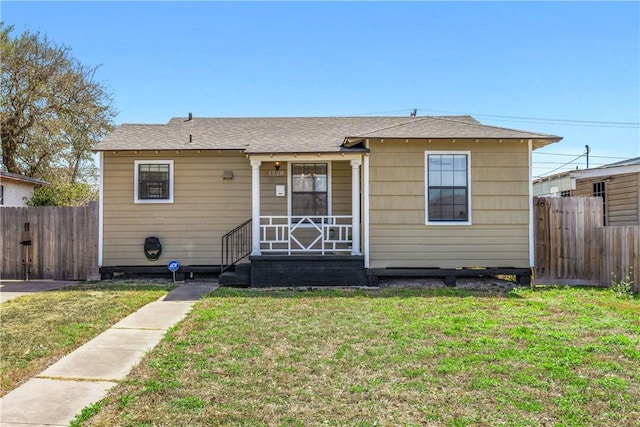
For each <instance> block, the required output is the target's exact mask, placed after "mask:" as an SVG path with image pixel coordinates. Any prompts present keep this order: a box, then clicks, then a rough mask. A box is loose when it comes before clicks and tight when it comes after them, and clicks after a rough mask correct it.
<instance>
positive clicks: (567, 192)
mask: <svg viewBox="0 0 640 427" xmlns="http://www.w3.org/2000/svg"><path fill="white" fill-rule="evenodd" d="M560 197H571V190H562V191H561V192H560Z"/></svg>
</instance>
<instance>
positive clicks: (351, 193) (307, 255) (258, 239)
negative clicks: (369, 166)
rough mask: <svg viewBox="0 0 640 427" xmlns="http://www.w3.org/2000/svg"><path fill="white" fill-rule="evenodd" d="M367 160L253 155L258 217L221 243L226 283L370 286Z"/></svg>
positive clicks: (253, 198)
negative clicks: (364, 227)
mask: <svg viewBox="0 0 640 427" xmlns="http://www.w3.org/2000/svg"><path fill="white" fill-rule="evenodd" d="M362 155H363V154H362V153H357V154H353V153H351V154H348V155H345V154H326V155H290V156H287V155H284V156H278V157H275V156H268V157H266V156H265V155H260V156H251V157H250V163H251V168H252V174H251V178H252V180H251V207H252V217H251V219H250V220H249V221H247V222H245V223H244V224H243V225H242V226H240V227H238V228H237V229H236V230H233V232H230V233H228V234H227V235H226V236H224V237H223V241H222V252H223V259H222V263H221V270H222V275H221V276H220V279H221V284H234V285H242V284H244V285H249V284H250V285H251V286H255V287H265V286H287V287H288V286H363V285H366V276H365V274H364V271H365V270H364V264H365V263H364V256H363V254H362V253H361V232H360V227H361V208H360V204H361V196H360V188H361V184H360V183H361V180H362V177H361V165H362ZM247 256H248V259H249V261H250V264H249V265H241V267H240V268H239V269H238V270H239V271H238V272H236V273H229V274H227V273H225V272H226V271H229V270H231V271H233V270H235V267H234V265H235V264H237V263H238V262H240V261H241V260H243V259H244V258H246V257H247ZM245 264H246V262H245ZM227 282H228V283H227ZM231 282H233V283H231Z"/></svg>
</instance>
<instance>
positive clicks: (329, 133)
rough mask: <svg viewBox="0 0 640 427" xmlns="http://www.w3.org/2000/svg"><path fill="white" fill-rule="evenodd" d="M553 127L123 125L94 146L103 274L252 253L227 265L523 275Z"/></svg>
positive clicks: (426, 120)
mask: <svg viewBox="0 0 640 427" xmlns="http://www.w3.org/2000/svg"><path fill="white" fill-rule="evenodd" d="M560 139H561V138H560V137H558V136H553V135H545V134H539V133H534V132H528V131H519V130H512V129H505V128H499V127H494V126H486V125H483V124H481V123H479V122H478V121H476V120H475V119H474V118H472V117H470V116H446V117H327V118H193V117H192V116H191V115H189V117H188V118H174V119H172V120H171V121H169V123H167V124H166V125H138V124H125V125H121V126H119V127H118V128H116V129H115V130H114V131H113V132H112V133H111V134H110V135H109V136H108V137H107V138H106V139H105V140H104V141H103V142H101V143H99V144H98V145H97V147H96V151H97V152H99V155H100V169H101V190H100V192H101V197H100V221H99V227H100V246H99V247H100V249H99V251H100V253H99V264H100V267H101V273H102V275H103V276H104V277H110V276H111V275H112V274H113V273H116V272H160V271H167V270H166V268H167V267H166V265H167V261H169V260H172V259H173V260H177V261H178V262H179V263H180V266H181V267H180V270H179V271H180V272H181V273H182V274H194V273H195V274H197V273H200V272H219V271H220V270H221V269H222V270H224V269H226V268H227V267H228V265H231V264H233V263H234V262H236V261H237V259H238V258H241V257H242V256H244V255H245V254H247V253H250V257H249V260H250V261H251V266H250V267H246V266H245V267H243V268H242V269H241V270H242V272H243V273H244V272H246V274H247V276H243V277H236V278H233V277H231V278H230V279H229V276H226V277H227V279H229V280H231V281H233V280H239V281H240V282H242V281H248V280H249V279H248V276H249V273H250V281H251V282H250V283H251V285H252V286H269V285H279V286H292V285H293V286H297V285H300V286H306V285H308V286H310V285H323V284H335V285H348V284H356V285H361V284H365V283H366V282H367V275H368V276H372V277H374V278H375V277H378V276H383V275H389V276H396V275H406V274H415V275H439V276H445V277H446V279H447V282H448V283H449V284H451V283H453V282H455V277H456V276H464V275H465V274H475V275H478V274H479V273H477V271H478V270H477V268H479V267H482V268H492V270H485V271H484V273H483V274H486V275H489V274H490V273H494V274H495V273H500V272H503V271H508V272H511V273H513V274H516V275H517V276H518V278H519V279H521V280H522V281H523V282H525V283H526V282H527V281H528V280H529V277H530V268H531V267H532V266H533V245H532V235H533V231H532V220H531V216H532V203H533V202H532V200H533V199H532V197H531V194H532V191H531V152H532V150H534V149H537V148H540V147H543V146H545V145H547V144H550V143H553V142H557V141H559V140H560ZM227 234H228V235H227ZM225 235H227V236H226V237H223V236H225ZM152 237H155V238H157V239H150V238H152ZM145 242H146V247H145ZM504 267H506V268H507V269H506V270H505V269H504ZM239 270H240V268H239ZM240 276H242V275H240ZM224 277H225V276H223V277H221V281H223V279H224ZM227 279H224V280H227ZM246 284H248V282H247V283H246Z"/></svg>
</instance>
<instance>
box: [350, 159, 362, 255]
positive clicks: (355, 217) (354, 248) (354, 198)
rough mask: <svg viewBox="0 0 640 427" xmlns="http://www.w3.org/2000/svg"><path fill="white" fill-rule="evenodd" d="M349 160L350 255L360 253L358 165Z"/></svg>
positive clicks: (357, 161) (355, 160)
mask: <svg viewBox="0 0 640 427" xmlns="http://www.w3.org/2000/svg"><path fill="white" fill-rule="evenodd" d="M361 164H362V159H354V160H351V255H360V165H361Z"/></svg>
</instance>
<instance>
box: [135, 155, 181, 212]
mask: <svg viewBox="0 0 640 427" xmlns="http://www.w3.org/2000/svg"><path fill="white" fill-rule="evenodd" d="M134 181H135V188H134V200H135V203H173V160H136V161H135V170H134Z"/></svg>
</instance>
